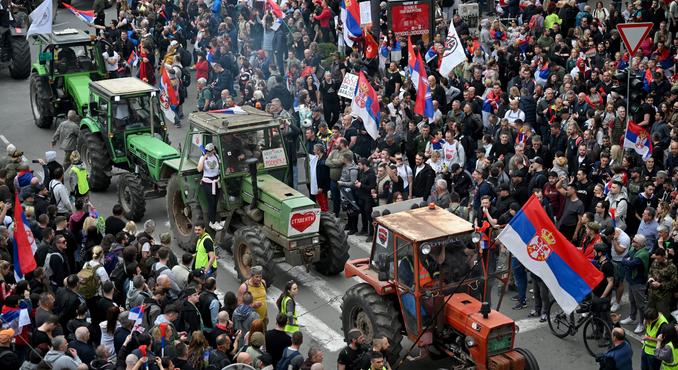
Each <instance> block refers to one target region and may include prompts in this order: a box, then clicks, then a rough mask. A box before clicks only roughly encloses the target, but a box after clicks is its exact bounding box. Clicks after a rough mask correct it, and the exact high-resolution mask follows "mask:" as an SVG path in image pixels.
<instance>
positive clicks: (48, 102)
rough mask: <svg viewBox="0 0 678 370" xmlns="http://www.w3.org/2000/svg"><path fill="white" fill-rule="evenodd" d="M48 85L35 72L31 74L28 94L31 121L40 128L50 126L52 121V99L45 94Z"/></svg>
mask: <svg viewBox="0 0 678 370" xmlns="http://www.w3.org/2000/svg"><path fill="white" fill-rule="evenodd" d="M49 89H50V87H49V86H47V85H46V84H45V83H44V82H43V80H42V79H41V78H40V76H38V75H37V74H32V75H31V80H30V94H31V111H32V112H33V121H35V125H36V126H38V127H40V128H50V127H52V123H54V107H53V106H52V99H51V98H50V97H49V95H47V93H48V91H49Z"/></svg>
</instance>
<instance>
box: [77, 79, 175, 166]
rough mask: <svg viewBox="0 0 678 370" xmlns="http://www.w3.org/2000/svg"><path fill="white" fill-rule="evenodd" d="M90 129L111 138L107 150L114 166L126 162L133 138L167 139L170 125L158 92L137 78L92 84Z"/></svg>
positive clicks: (93, 82)
mask: <svg viewBox="0 0 678 370" xmlns="http://www.w3.org/2000/svg"><path fill="white" fill-rule="evenodd" d="M89 90H90V93H89V110H90V112H89V113H90V118H91V119H92V120H91V122H90V123H93V124H94V125H93V126H94V127H91V128H90V130H94V131H101V132H103V133H105V134H106V136H107V137H108V138H109V139H110V140H108V143H107V144H108V151H109V153H110V154H111V159H112V161H113V162H114V163H121V162H127V160H128V158H127V147H128V146H127V145H128V141H129V139H130V137H131V136H132V135H140V134H150V135H151V136H154V137H156V138H158V139H160V140H161V141H164V140H166V138H167V125H166V123H165V120H164V115H163V114H162V111H161V110H160V104H159V102H158V96H159V92H158V89H157V88H155V87H153V86H151V85H149V84H147V83H145V82H143V81H141V80H139V79H138V78H134V77H125V78H116V79H111V80H101V81H92V82H90V89H89Z"/></svg>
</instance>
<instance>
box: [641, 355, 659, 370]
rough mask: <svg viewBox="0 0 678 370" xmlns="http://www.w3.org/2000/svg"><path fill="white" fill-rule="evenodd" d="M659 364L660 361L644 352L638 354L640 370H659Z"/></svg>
mask: <svg viewBox="0 0 678 370" xmlns="http://www.w3.org/2000/svg"><path fill="white" fill-rule="evenodd" d="M661 364H662V363H661V361H658V360H657V359H656V358H654V356H650V355H648V354H647V353H645V352H642V353H641V354H640V370H659V367H660V366H661Z"/></svg>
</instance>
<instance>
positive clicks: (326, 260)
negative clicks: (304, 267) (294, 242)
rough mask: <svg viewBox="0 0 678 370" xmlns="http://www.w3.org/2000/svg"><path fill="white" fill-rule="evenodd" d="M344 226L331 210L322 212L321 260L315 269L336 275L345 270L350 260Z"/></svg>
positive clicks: (325, 273) (322, 272)
mask: <svg viewBox="0 0 678 370" xmlns="http://www.w3.org/2000/svg"><path fill="white" fill-rule="evenodd" d="M347 239H348V238H347V236H346V233H345V232H344V227H343V226H341V224H340V223H339V220H337V218H336V217H334V215H333V214H331V213H329V212H322V213H321V214H320V261H318V262H316V263H315V269H316V270H317V271H318V272H319V273H321V274H323V275H326V276H330V275H336V274H338V273H340V272H341V271H343V270H344V264H345V263H346V261H348V248H349V245H348V241H347Z"/></svg>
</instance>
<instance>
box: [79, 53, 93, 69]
mask: <svg viewBox="0 0 678 370" xmlns="http://www.w3.org/2000/svg"><path fill="white" fill-rule="evenodd" d="M78 65H79V66H80V69H82V70H84V71H90V70H92V69H93V67H94V63H92V59H90V58H89V57H88V56H86V55H81V56H79V57H78Z"/></svg>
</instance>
